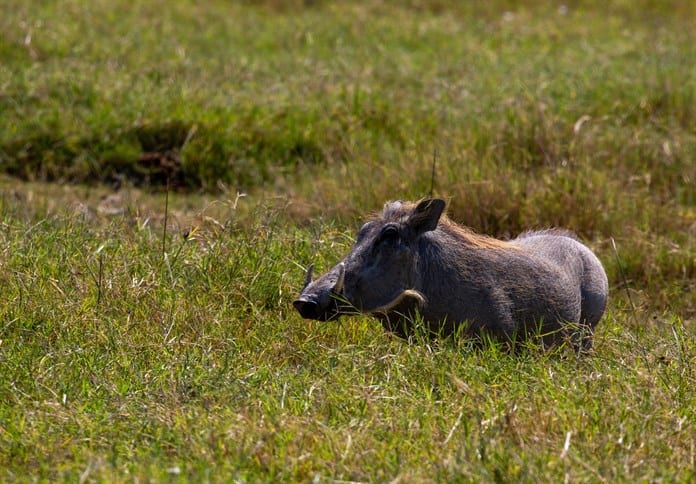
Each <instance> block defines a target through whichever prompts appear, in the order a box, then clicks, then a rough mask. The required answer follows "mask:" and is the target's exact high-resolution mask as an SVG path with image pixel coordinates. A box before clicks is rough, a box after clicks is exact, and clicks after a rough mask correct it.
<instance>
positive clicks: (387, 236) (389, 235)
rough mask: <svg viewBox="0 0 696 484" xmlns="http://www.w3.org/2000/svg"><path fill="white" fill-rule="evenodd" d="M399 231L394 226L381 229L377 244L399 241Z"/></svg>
mask: <svg viewBox="0 0 696 484" xmlns="http://www.w3.org/2000/svg"><path fill="white" fill-rule="evenodd" d="M399 237H400V235H399V229H398V228H397V227H396V226H394V225H387V226H386V227H384V228H383V229H382V232H381V233H380V234H379V240H378V242H379V243H383V242H386V243H394V242H397V241H398V240H399Z"/></svg>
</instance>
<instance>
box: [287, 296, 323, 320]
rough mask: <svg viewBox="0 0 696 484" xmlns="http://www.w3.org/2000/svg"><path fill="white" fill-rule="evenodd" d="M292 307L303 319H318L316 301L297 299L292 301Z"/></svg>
mask: <svg viewBox="0 0 696 484" xmlns="http://www.w3.org/2000/svg"><path fill="white" fill-rule="evenodd" d="M292 304H293V306H295V309H297V312H299V313H300V315H301V316H302V317H303V318H305V319H318V318H319V316H320V312H321V310H320V308H319V304H318V303H317V302H316V301H312V300H310V299H297V300H296V301H293V303H292Z"/></svg>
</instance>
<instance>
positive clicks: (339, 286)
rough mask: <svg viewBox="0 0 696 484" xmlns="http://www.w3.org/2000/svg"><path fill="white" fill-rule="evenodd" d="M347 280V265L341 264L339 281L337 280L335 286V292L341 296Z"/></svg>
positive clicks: (339, 265) (339, 266)
mask: <svg viewBox="0 0 696 484" xmlns="http://www.w3.org/2000/svg"><path fill="white" fill-rule="evenodd" d="M345 279H346V265H345V264H344V263H343V262H341V263H340V264H338V279H336V285H334V288H333V291H334V292H335V293H336V294H341V291H342V290H343V282H344V281H345Z"/></svg>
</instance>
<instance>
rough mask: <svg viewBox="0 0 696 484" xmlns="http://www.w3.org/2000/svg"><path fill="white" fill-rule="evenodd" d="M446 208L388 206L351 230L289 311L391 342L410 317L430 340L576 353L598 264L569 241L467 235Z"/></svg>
mask: <svg viewBox="0 0 696 484" xmlns="http://www.w3.org/2000/svg"><path fill="white" fill-rule="evenodd" d="M444 207H445V202H444V201H442V200H437V199H433V200H424V201H422V202H420V203H419V204H418V205H416V204H413V203H402V202H392V203H389V204H387V205H385V208H384V211H383V213H382V214H381V216H379V217H377V218H375V219H373V220H371V221H369V222H367V223H366V224H365V225H364V226H363V227H362V228H361V230H360V233H359V234H358V239H357V241H356V243H355V245H354V247H353V249H352V250H351V252H350V253H349V254H348V255H347V256H346V257H345V258H344V259H343V261H341V262H340V263H339V264H338V265H337V266H335V267H334V268H333V269H331V270H330V271H328V272H327V273H326V274H324V275H322V276H321V277H320V278H319V279H317V280H315V281H313V282H312V281H311V269H310V271H308V274H307V282H306V284H305V288H304V290H303V291H302V294H301V295H300V297H299V298H298V299H297V301H295V303H294V304H295V307H296V308H297V310H298V311H299V312H300V314H301V315H302V316H303V317H305V318H308V319H319V320H328V319H333V318H335V317H337V316H338V315H340V314H351V313H353V314H354V313H356V312H365V313H372V314H374V315H375V316H377V317H378V318H380V320H381V321H382V324H383V325H384V327H385V328H386V329H387V330H389V331H392V332H394V333H396V334H398V335H399V336H402V337H408V336H410V335H411V334H412V333H413V321H414V317H413V316H414V315H415V314H416V311H417V312H418V313H420V315H421V318H422V321H423V322H424V323H425V324H426V325H427V327H428V328H429V330H430V331H431V332H432V334H434V335H441V336H447V335H450V334H453V333H455V332H456V331H457V330H458V329H459V327H460V326H461V325H465V326H463V327H462V329H463V330H464V331H465V333H466V334H470V335H480V334H481V333H484V332H486V333H489V334H492V335H494V336H497V337H498V338H500V339H502V340H504V341H511V340H513V339H515V338H525V337H527V336H529V335H530V334H532V333H536V334H541V335H544V341H545V342H546V343H553V342H555V341H557V340H558V339H559V338H565V337H567V336H572V341H573V343H574V344H576V345H578V347H579V348H588V347H589V346H591V344H592V340H591V336H592V330H593V328H594V327H595V325H596V324H597V322H598V321H599V319H600V318H601V317H602V314H603V313H604V309H605V306H606V302H607V291H608V285H607V277H606V274H605V273H604V269H603V268H602V264H601V263H600V261H599V260H598V259H597V257H596V256H595V255H594V254H593V253H592V252H591V251H590V250H589V249H588V248H587V247H586V246H584V245H583V244H581V243H580V242H578V241H577V240H576V239H575V238H574V237H573V236H571V235H570V234H569V233H566V232H562V231H556V230H549V231H541V232H527V233H524V234H522V235H521V236H519V237H518V238H516V239H514V240H511V241H500V240H496V239H493V238H490V237H485V236H481V235H476V234H474V233H473V232H471V231H469V230H468V229H466V228H463V227H461V226H458V225H456V224H454V223H453V222H451V221H450V220H449V219H448V218H447V217H446V216H444V215H442V212H443V210H444Z"/></svg>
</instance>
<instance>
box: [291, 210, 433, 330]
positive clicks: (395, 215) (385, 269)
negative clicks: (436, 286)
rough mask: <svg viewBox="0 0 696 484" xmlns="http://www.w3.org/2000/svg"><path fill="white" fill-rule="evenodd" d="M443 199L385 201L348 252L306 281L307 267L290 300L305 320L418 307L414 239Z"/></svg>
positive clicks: (428, 225) (417, 246) (420, 298)
mask: <svg viewBox="0 0 696 484" xmlns="http://www.w3.org/2000/svg"><path fill="white" fill-rule="evenodd" d="M444 208H445V202H444V201H443V200H439V199H429V200H423V201H422V202H420V203H418V204H417V205H416V204H412V203H404V202H392V203H388V204H387V205H385V207H384V211H383V212H382V214H381V216H379V217H378V218H375V219H373V220H370V221H368V222H367V223H365V224H364V225H363V226H362V228H361V229H360V231H359V232H358V238H357V240H356V242H355V245H354V246H353V249H352V250H351V251H350V253H349V254H348V255H347V256H346V257H345V258H344V259H343V260H342V261H341V262H339V263H338V264H337V265H336V266H335V267H333V268H332V269H331V270H329V271H328V272H327V273H325V274H323V275H322V276H321V277H319V278H318V279H316V280H315V281H312V267H313V266H312V265H310V266H309V269H308V271H307V275H306V279H305V286H304V288H303V290H302V293H301V294H300V296H299V297H298V298H297V300H296V301H294V303H293V304H294V306H295V308H296V309H297V311H298V312H299V313H300V314H301V315H302V317H303V318H306V319H318V320H321V321H327V320H330V319H334V318H336V317H338V316H339V315H341V314H355V313H357V312H363V313H375V314H383V315H386V314H388V313H389V312H391V311H393V310H400V309H401V308H403V307H408V306H412V305H414V304H416V305H422V304H423V303H424V302H425V301H424V298H423V295H422V294H421V293H420V292H418V290H417V289H416V284H417V280H418V260H419V257H423V256H424V255H423V254H420V253H419V251H422V247H420V244H419V241H421V240H422V236H423V235H424V234H426V233H427V232H430V231H432V230H434V229H435V228H436V227H437V224H438V221H439V220H440V215H441V214H442V212H443V210H444Z"/></svg>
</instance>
